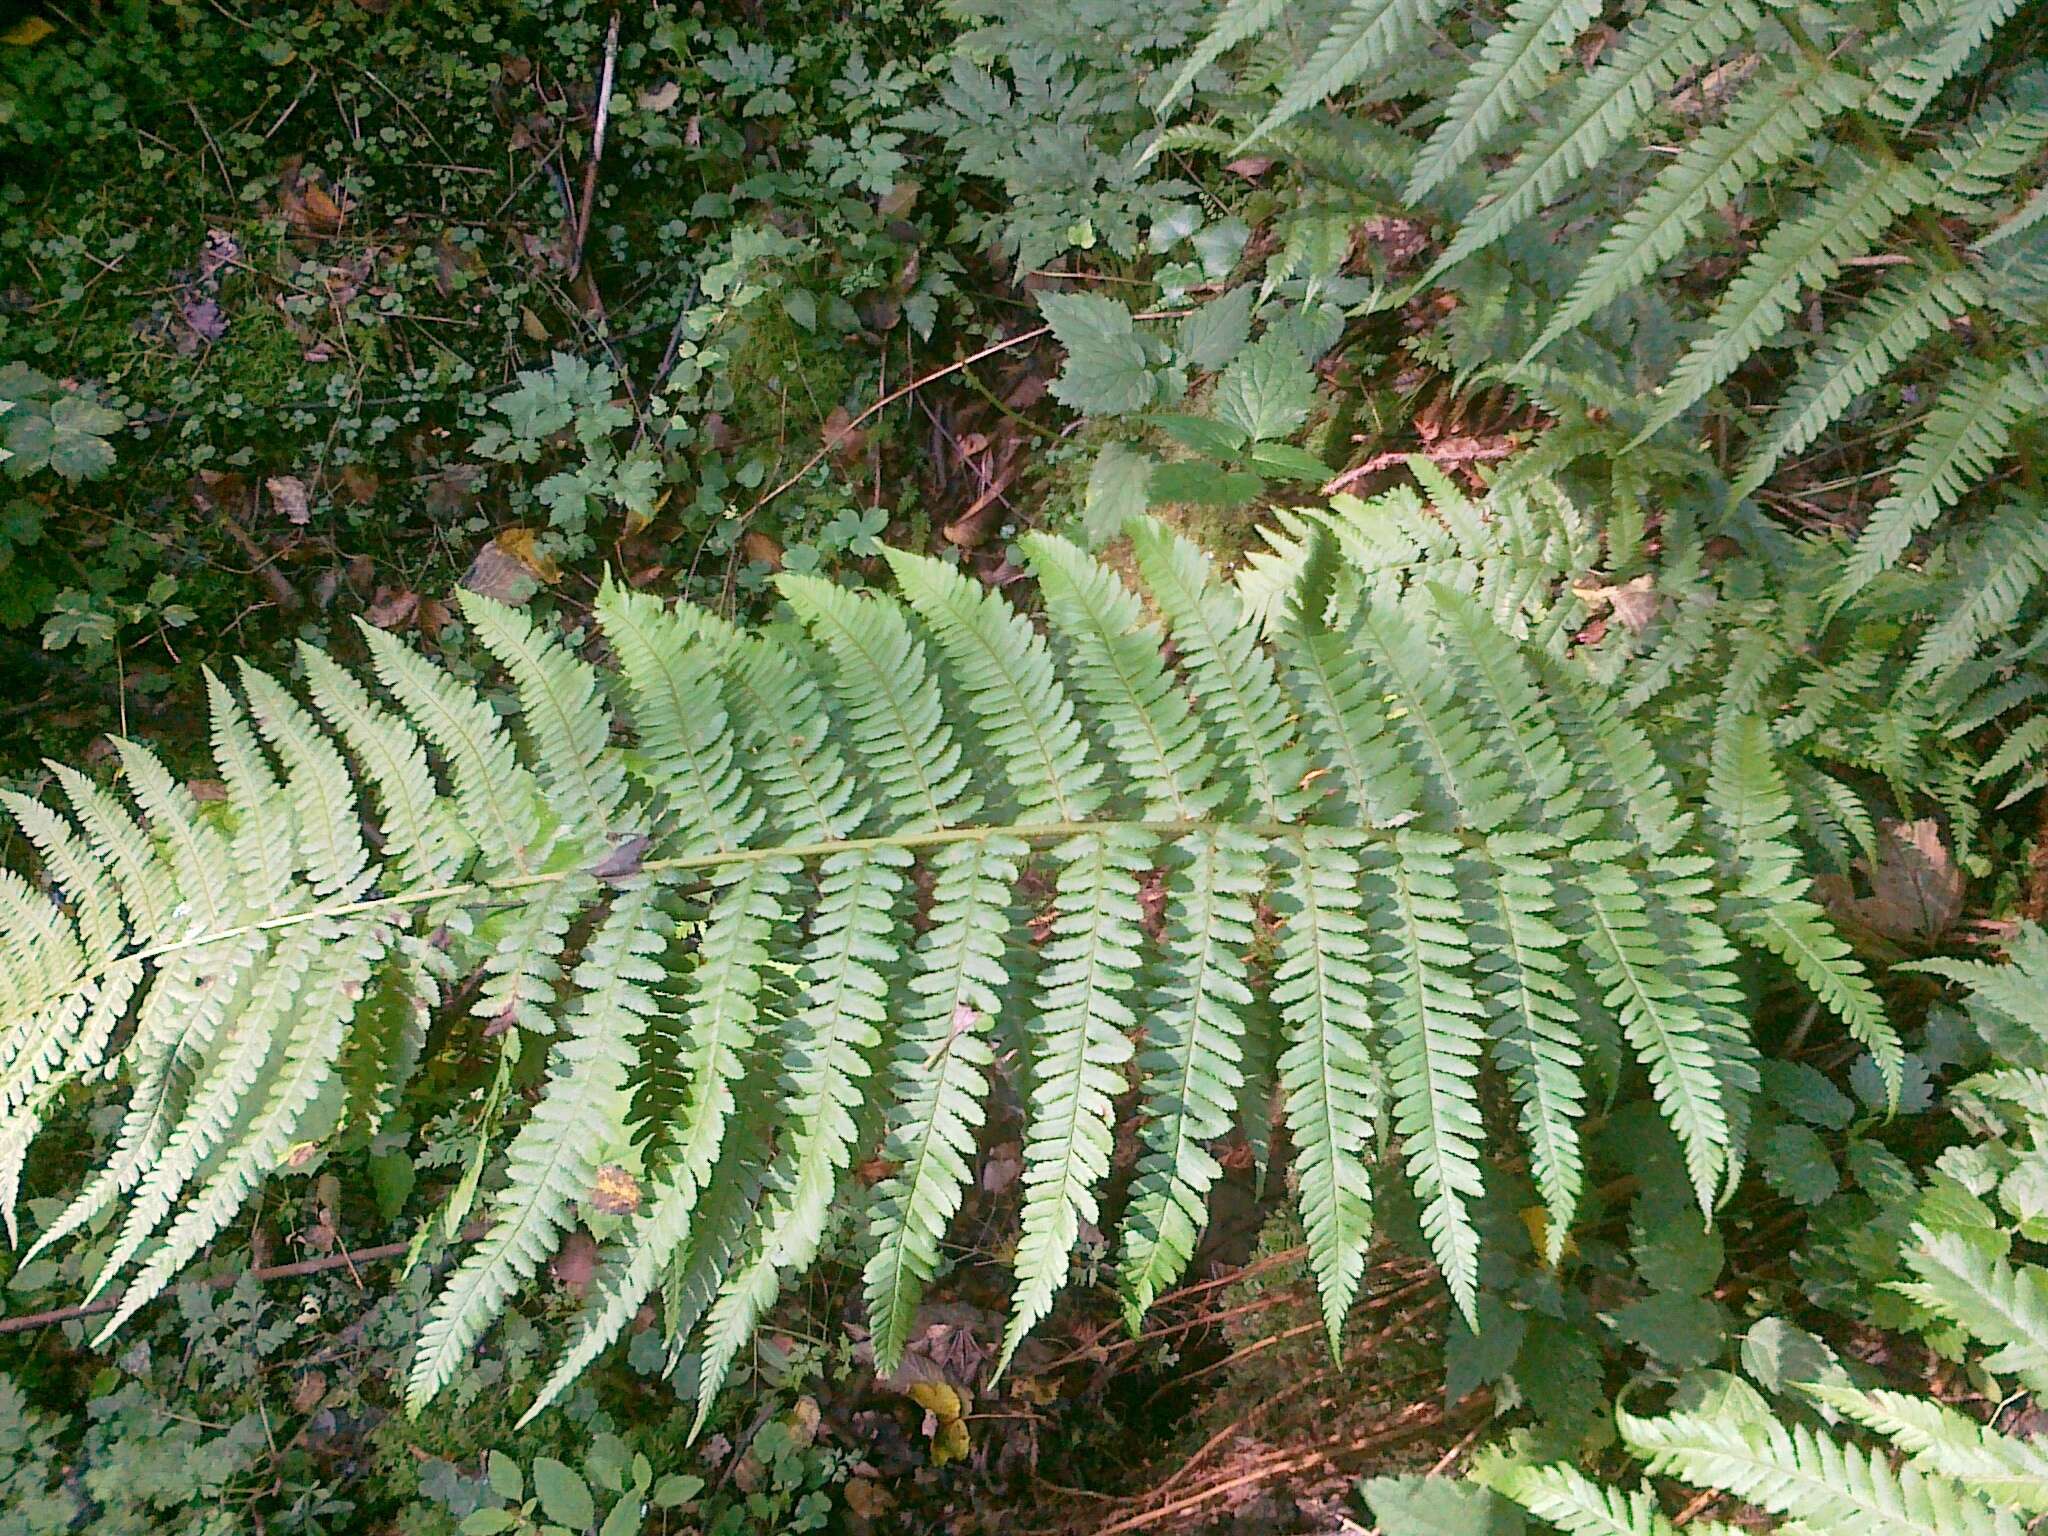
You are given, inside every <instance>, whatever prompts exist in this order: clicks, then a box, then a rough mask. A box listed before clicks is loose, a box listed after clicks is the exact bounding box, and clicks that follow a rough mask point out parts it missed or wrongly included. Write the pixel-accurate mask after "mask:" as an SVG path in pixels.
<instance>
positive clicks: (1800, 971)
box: [1707, 715, 1906, 1104]
mask: <svg viewBox="0 0 2048 1536" xmlns="http://www.w3.org/2000/svg"><path fill="white" fill-rule="evenodd" d="M1707 803H1708V805H1709V806H1710V807H1711V808H1712V810H1713V812H1714V814H1715V816H1716V818H1717V819H1718V821H1719V822H1720V824H1721V826H1722V827H1723V828H1724V829H1725V830H1726V833H1727V836H1728V839H1729V842H1730V843H1731V844H1732V846H1733V851H1734V855H1735V857H1736V859H1737V860H1739V861H1740V863H1741V865H1742V878H1741V881H1740V884H1739V885H1738V886H1737V887H1736V888H1735V889H1734V890H1733V891H1732V892H1730V893H1729V895H1728V897H1727V898H1724V907H1726V908H1727V909H1728V910H1729V911H1730V913H1731V917H1732V922H1733V926H1734V927H1735V928H1736V929H1737V930H1738V931H1739V932H1741V933H1743V934H1744V935H1745V936H1746V937H1748V938H1749V939H1751V940H1752V941H1753V942H1755V943H1757V944H1760V945H1762V946H1763V947H1764V948H1765V949H1767V950H1769V951H1770V952H1771V953H1773V954H1775V955H1776V956H1777V957H1778V958H1779V959H1781V960H1783V961H1784V962H1785V964H1787V965H1788V966H1790V967H1791V968H1792V970H1793V972H1794V973H1795V974H1796V975H1797V976H1798V977H1799V979H1800V980H1801V981H1803V982H1804V983H1805V984H1806V985H1807V987H1808V989H1809V990H1811V991H1812V993H1813V995H1814V996H1815V997H1816V998H1818V999H1819V1000H1820V1001H1821V1002H1822V1003H1823V1004H1825V1005H1826V1006H1827V1008H1828V1009H1829V1010H1830V1011H1831V1012H1832V1013H1834V1014H1835V1015H1836V1017H1838V1018H1839V1019H1841V1021H1842V1022H1843V1023H1844V1024H1846V1025H1847V1026H1848V1027H1849V1033H1850V1034H1851V1035H1853V1036H1854V1037H1855V1038H1856V1039H1857V1040H1859V1041H1861V1042H1862V1044H1863V1045H1864V1046H1865V1047H1866V1048H1867V1049H1868V1050H1869V1051H1870V1054H1871V1056H1872V1058H1873V1059H1874V1060H1875V1061H1876V1063H1877V1067H1878V1071H1879V1072H1880V1074H1881V1075H1882V1076H1883V1079H1884V1082H1885V1090H1886V1093H1887V1094H1888V1095H1889V1096H1890V1098H1891V1100H1892V1102H1893V1103H1894V1104H1896V1103H1897V1102H1898V1092H1899V1084H1900V1081H1901V1073H1902V1072H1903V1070H1904V1065H1905V1059H1906V1050H1905V1046H1904V1045H1903V1044H1901V1043H1900V1040H1899V1036H1898V1031H1897V1030H1895V1029H1893V1028H1892V1024H1891V1021H1890V1020H1889V1019H1888V1018H1886V1017H1885V1011H1884V1004H1883V1002H1882V1001H1881V1000H1880V999H1879V998H1878V995H1877V991H1876V989H1875V988H1873V987H1872V986H1871V984H1870V978H1869V977H1868V976H1866V975H1865V974H1864V971H1863V967H1862V965H1861V964H1860V963H1858V961H1857V960H1856V958H1855V956H1854V955H1853V954H1852V953H1851V952H1850V949H1849V946H1848V944H1847V943H1845V942H1844V941H1843V939H1842V937H1841V936H1840V935H1839V934H1838V933H1836V932H1835V930H1834V928H1833V926H1832V925H1831V924H1830V923H1829V922H1828V920H1827V917H1826V914H1825V913H1824V912H1823V911H1822V910H1821V907H1820V905H1819V904H1818V903H1817V902H1815V901H1813V900H1812V899H1811V897H1810V896H1809V895H1808V894H1807V891H1808V884H1807V881H1806V880H1805V879H1804V878H1803V877H1802V876H1801V875H1800V873H1799V853H1798V850H1797V849H1796V848H1794V847H1793V846H1792V844H1791V843H1790V842H1789V841H1788V840H1787V837H1788V834H1789V833H1790V832H1791V829H1792V797H1791V796H1790V795H1789V794H1788V793H1787V792H1786V789H1785V781H1784V777H1783V775H1781V774H1780V773H1779V771H1778V766H1777V763H1776V761H1775V760H1774V756H1773V752H1772V748H1771V739H1770V731H1769V730H1768V729H1767V728H1766V726H1765V725H1764V722H1763V720H1762V719H1761V717H1759V716H1756V715H1734V716H1730V717H1728V718H1726V719H1725V720H1724V721H1723V722H1722V723H1721V725H1720V727H1719V728H1718V729H1717V730H1716V731H1715V733H1714V746H1713V759H1712V772H1711V775H1710V778H1709V783H1708V790H1707Z"/></svg>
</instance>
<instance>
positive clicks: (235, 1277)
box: [0, 1221, 491, 1333]
mask: <svg viewBox="0 0 2048 1536" xmlns="http://www.w3.org/2000/svg"><path fill="white" fill-rule="evenodd" d="M490 1230H491V1224H490V1223H489V1222H487V1221H476V1222H471V1223H470V1224H469V1225H468V1226H466V1227H464V1228H463V1229H462V1231H461V1232H459V1233H458V1234H456V1237H455V1241H456V1242H457V1243H473V1242H475V1241H476V1240H477V1239H478V1238H480V1237H482V1236H483V1235H484V1234H485V1233H486V1232H488V1231H490ZM411 1247H412V1244H411V1243H409V1242H407V1243H380V1244H379V1245H378V1246H377V1247H375V1248H357V1249H355V1250H353V1251H351V1250H349V1249H347V1248H344V1249H342V1250H341V1251H340V1252H338V1253H330V1254H329V1255H327V1257H326V1258H324V1259H300V1260H298V1261H297V1262H295V1263H291V1264H265V1265H261V1266H259V1267H258V1268H255V1269H242V1270H237V1271H235V1273H233V1274H231V1275H212V1276H209V1277H208V1278H207V1279H204V1280H188V1281H186V1282H185V1283H184V1284H183V1285H179V1286H173V1287H172V1289H173V1290H181V1291H185V1290H215V1291H219V1290H226V1289H227V1288H228V1287H229V1286H232V1285H238V1284H240V1283H241V1282H242V1281H243V1280H256V1281H261V1282H264V1283H268V1282H269V1281H272V1280H295V1279H298V1278H300V1277H301V1276H304V1275H318V1274H324V1273H325V1272H326V1271H328V1270H330V1269H343V1268H346V1269H348V1270H349V1271H351V1272H353V1271H354V1269H355V1267H356V1266H357V1265H358V1264H381V1263H383V1262H384V1261H385V1260H386V1259H398V1258H403V1257H404V1256H405V1254H406V1251H407V1250H408V1249H410V1248H411ZM120 1305H121V1295H120V1294H116V1295H113V1296H102V1297H100V1298H99V1299H98V1300H97V1301H88V1302H83V1303H81V1304H80V1305H78V1306H75V1307H53V1308H52V1309H51V1310H50V1311H48V1312H30V1313H27V1314H25V1315H23V1316H21V1317H0V1333H26V1332H28V1331H29V1330H30V1329H31V1328H47V1327H49V1326H50V1325H51V1324H53V1323H68V1322H72V1321H74V1320H75V1319H77V1318H81V1317H97V1316H98V1315H99V1314H100V1313H102V1312H111V1311H113V1310H114V1309H115V1308H116V1307H118V1306H120Z"/></svg>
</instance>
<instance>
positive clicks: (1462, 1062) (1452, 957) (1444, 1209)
mask: <svg viewBox="0 0 2048 1536" xmlns="http://www.w3.org/2000/svg"><path fill="white" fill-rule="evenodd" d="M1461 846H1462V845H1461V844H1460V843H1458V842H1457V841H1455V840H1454V839H1451V838H1446V837H1439V836H1431V835H1429V834H1426V833H1420V832H1413V831H1408V830H1403V831H1402V832H1400V833H1398V834H1396V837H1395V843H1394V857H1393V858H1392V859H1391V860H1389V861H1387V864H1386V867H1385V869H1384V871H1380V870H1375V871H1374V873H1375V874H1377V875H1378V876H1379V878H1380V879H1381V880H1383V881H1384V882H1385V884H1387V885H1388V886H1389V887H1391V891H1392V896H1393V901H1392V904H1391V910H1390V916H1391V917H1392V919H1393V923H1392V925H1391V927H1390V930H1389V934H1388V937H1387V940H1386V942H1385V943H1384V946H1383V947H1382V948H1381V950H1380V955H1381V957H1382V958H1381V964H1380V966H1379V967H1378V969H1379V985H1378V991H1377V995H1378V997H1379V999H1380V1005H1381V1011H1380V1020H1381V1024H1382V1027H1383V1028H1384V1029H1385V1030H1386V1032H1387V1034H1388V1037H1389V1038H1388V1051H1387V1057H1388V1080H1389V1087H1390V1088H1391V1090H1392V1098H1393V1112H1394V1129H1395V1130H1396V1131H1397V1132H1399V1134H1400V1136H1401V1143H1402V1152H1403V1156H1404V1160H1405V1162H1406V1164H1407V1168H1408V1176H1409V1177H1410V1178H1411V1179H1412V1180H1413V1181H1414V1184H1415V1192H1416V1194H1417V1195H1419V1196H1420V1197H1421V1199H1422V1202H1423V1207H1422V1231H1423V1235H1424V1236H1425V1237H1427V1238H1428V1239H1429V1246H1430V1251H1431V1252H1432V1253H1433V1254H1434V1255H1435V1256H1436V1261H1437V1267H1438V1268H1439V1269H1441V1270H1442V1271H1443V1275H1444V1282H1445V1283H1446V1284H1447V1285H1448V1286H1449V1287H1450V1290H1451V1297H1452V1299H1453V1300H1454V1301H1456V1302H1457V1304H1458V1306H1459V1307H1460V1309H1462V1310H1463V1312H1464V1313H1465V1317H1466V1320H1467V1321H1468V1322H1471V1323H1472V1325H1473V1327H1474V1328H1475V1329H1476V1328H1477V1327H1478V1322H1477V1306H1478V1290H1479V1232H1478V1229H1477V1227H1476V1226H1475V1225H1474V1224H1473V1220H1472V1215H1471V1210H1470V1207H1469V1205H1468V1202H1476V1201H1478V1200H1479V1199H1480V1198H1481V1197H1482V1196H1483V1195H1484V1194H1485V1185H1484V1183H1483V1182H1482V1180H1481V1177H1480V1171H1479V1147H1480V1143H1481V1142H1482V1140H1483V1139H1484V1136H1485V1128H1484V1126H1483V1125H1482V1123H1481V1121H1480V1114H1479V1083H1478V1079H1479V1066H1480V1057H1481V1054H1482V1047H1483V1039H1484V1037H1483V1035H1482V1033H1481V1029H1480V1025H1479V1022H1478V1021H1479V1016H1480V1014H1481V1013H1482V1011H1483V1010H1482V1007H1481V1005H1480V1003H1479V1000H1478V998H1477V996H1476V995H1475V994H1474V992H1473V988H1472V982H1471V978H1470V976H1469V974H1468V973H1469V971H1470V970H1471V966H1472V951H1471V947H1470V943H1469V941H1468V940H1467V938H1466V931H1465V922H1464V909H1463V907H1462V906H1461V904H1460V903H1459V900H1458V886H1457V880H1456V874H1455V865H1454V864H1453V862H1452V854H1453V853H1454V852H1456V851H1457V850H1458V849H1459V848H1460V847H1461Z"/></svg>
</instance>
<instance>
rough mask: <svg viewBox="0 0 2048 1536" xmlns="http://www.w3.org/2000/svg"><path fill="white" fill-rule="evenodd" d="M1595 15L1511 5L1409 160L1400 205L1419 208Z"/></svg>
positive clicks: (1559, 6) (1576, 5)
mask: <svg viewBox="0 0 2048 1536" xmlns="http://www.w3.org/2000/svg"><path fill="white" fill-rule="evenodd" d="M1599 14H1600V7H1599V6H1598V5H1596V4H1594V3H1592V0H1512V3H1511V4H1510V5H1509V6H1508V11H1507V20H1506V21H1505V22H1504V23H1502V25H1501V26H1500V28H1499V29H1498V30H1497V31H1495V32H1494V33H1493V35H1492V36H1491V37H1489V38H1487V40H1486V43H1485V45H1484V46H1483V47H1482V48H1481V49H1480V50H1479V58H1478V60H1477V62H1475V63H1474V64H1473V66H1472V68H1471V69H1470V70H1469V71H1468V72H1467V73H1466V74H1465V75H1464V77H1463V78H1462V79H1460V80H1459V81H1458V85H1457V89H1456V90H1454V91H1452V92H1451V96H1450V100H1449V101H1447V102H1446V103H1445V104H1444V115H1443V118H1442V120H1441V121H1439V122H1438V123H1437V125H1436V127H1435V129H1434V130H1432V131H1431V133H1430V136H1429V141H1428V142H1427V143H1426V144H1424V145H1423V146H1422V150H1421V152H1420V153H1419V154H1418V155H1417V156H1416V157H1415V164H1414V165H1413V166H1412V167H1411V168H1410V170H1409V174H1408V189H1407V192H1406V193H1405V194H1404V201H1406V202H1410V203H1419V202H1421V201H1422V199H1423V198H1424V197H1425V196H1427V195H1428V194H1429V193H1430V192H1433V191H1434V190H1436V188H1437V187H1439V186H1441V185H1442V184H1443V183H1444V182H1445V181H1446V180H1447V179H1448V178H1449V177H1450V176H1451V175H1452V174H1454V173H1455V172H1457V171H1458V170H1460V169H1462V168H1463V167H1464V166H1465V165H1466V164H1468V163H1469V162H1470V161H1471V160H1472V158H1473V157H1474V156H1475V155H1477V154H1479V153H1480V152H1481V151H1482V150H1484V149H1485V148H1486V146H1487V145H1488V144H1490V143H1492V142H1493V140H1494V139H1495V138H1497V137H1498V136H1499V134H1500V131H1501V129H1503V128H1505V127H1506V126H1507V125H1508V123H1509V122H1510V121H1512V120H1513V119H1514V117H1515V116H1516V114H1518V113H1519V112H1520V111H1521V110H1522V109H1523V107H1524V106H1526V105H1527V104H1528V103H1529V102H1530V101H1531V100H1533V99H1534V98H1535V97H1536V95H1537V94H1538V93H1539V92H1540V91H1541V90H1542V88H1543V86H1544V84H1545V83H1546V82H1547V81H1548V79H1549V77H1550V74H1551V72H1552V71H1553V70H1555V69H1556V68H1557V66H1558V64H1559V63H1560V62H1561V61H1562V60H1563V59H1564V56H1565V52H1566V50H1568V49H1569V48H1570V47H1571V45H1572V41H1573V40H1574V39H1575V38H1577V37H1578V35H1579V34H1580V33H1581V32H1584V31H1585V30H1586V28H1587V27H1588V26H1589V25H1591V23H1592V21H1593V18H1594V17H1596V16H1598V15H1599Z"/></svg>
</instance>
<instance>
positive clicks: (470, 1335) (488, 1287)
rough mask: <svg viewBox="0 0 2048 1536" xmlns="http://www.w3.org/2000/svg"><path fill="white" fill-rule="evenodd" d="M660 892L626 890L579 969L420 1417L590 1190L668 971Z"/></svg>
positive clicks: (639, 887) (430, 1355) (427, 1383)
mask: <svg viewBox="0 0 2048 1536" xmlns="http://www.w3.org/2000/svg"><path fill="white" fill-rule="evenodd" d="M658 892H659V886H658V884H657V882H655V881H654V880H652V879H645V878H643V879H640V880H639V881H637V882H636V884H635V885H633V886H632V887H631V888H628V889H625V890H622V891H620V893H619V894H618V896H617V898H616V899H615V900H614V903H613V905H612V909H611V911H610V912H609V913H607V914H606V916H605V919H604V921H603V923H602V924H601V925H600V926H599V928H598V930H597V932H596V933H595V934H594V935H593V936H592V938H591V941H590V945H589V949H588V951H587V953H586V954H585V956H584V958H583V961H582V963H581V964H580V965H578V966H577V968H576V972H575V976H574V981H575V984H576V986H577V988H578V990H579V995H578V997H577V1000H576V1002H575V1004H574V1005H573V1008H572V1011H571V1016H570V1018H569V1020H568V1038H567V1039H565V1040H564V1041H563V1042H562V1043H561V1044H560V1045H559V1046H558V1047H556V1049H555V1051H554V1052H553V1065H552V1070H551V1071H550V1073H549V1077H548V1083H547V1086H546V1088H545V1089H544V1090H543V1092H542V1095H541V1100H540V1102H539V1103H538V1104H537V1105H535V1106H534V1111H533V1115H532V1118H530V1119H529V1120H527V1122H526V1123H525V1124H524V1125H523V1126H522V1127H521V1128H520V1131H519V1134H518V1135H517V1136H516V1137H514V1139H513V1142H512V1145H511V1148H510V1149H509V1150H508V1152H507V1153H506V1181H505V1187H504V1189H503V1190H501V1191H500V1192H499V1194H498V1195H497V1197H496V1199H495V1200H494V1202H493V1207H492V1215H491V1226H490V1230H489V1231H488V1232H486V1233H485V1234H484V1236H483V1238H482V1239H481V1240H480V1241H479V1242H478V1243H477V1245H476V1246H475V1247H474V1248H472V1249H470V1251H469V1253H468V1254H467V1255H466V1256H465V1257H464V1259H463V1261H462V1263H461V1264H460V1265H458V1266H457V1268H456V1270H455V1273H454V1275H453V1276H451V1277H450V1279H449V1281H448V1283H447V1285H446V1287H445V1288H444V1289H443V1290H442V1291H441V1294H440V1296H439V1298H438V1299H437V1300H436V1302H435V1303H434V1306H433V1309H432V1310H431V1311H430V1312H429V1313H428V1316H427V1320H426V1323H425V1324H424V1326H423V1327H422V1328H421V1330H420V1342H419V1347H418V1350H417V1351H416V1353H415V1354H414V1356H413V1361H412V1366H411V1369H410V1371H409V1372H408V1374H407V1379H406V1405H407V1407H408V1408H410V1409H411V1411H412V1412H414V1413H418V1412H419V1411H420V1409H421V1408H423V1407H424V1406H425V1405H426V1403H427V1402H428V1400H429V1399H431V1398H432V1397H433V1396H434V1395H435V1393H437V1392H439V1391H440V1389H441V1388H442V1387H444V1386H446V1385H447V1383H448V1379H449V1378H450V1377H451V1376H452V1375H454V1373H455V1371H456V1369H457V1368H458V1367H459V1366H460V1365H461V1364H462V1362H463V1360H464V1359H465V1357H466V1356H467V1355H468V1353H469V1349H470V1346H471V1345H472V1344H474V1343H475V1342H476V1341H477V1339H478V1338H479V1337H481V1336H482V1334H483V1331H484V1329H485V1328H486V1327H487V1326H489V1324H490V1323H491V1322H492V1321H493V1320H494V1319H495V1318H496V1317H497V1315H498V1314H499V1313H500V1312H501V1311H503V1310H504V1307H505V1305H506V1304H507V1302H509V1301H510V1300H511V1298H512V1295H513V1293H514V1292H515V1290H516V1289H517V1288H518V1286H519V1284H520V1282H521V1281H523V1280H526V1279H527V1278H529V1277H530V1276H531V1275H532V1274H533V1273H534V1271H535V1270H537V1269H539V1268H540V1266H541V1265H542V1264H544V1263H546V1262H547V1260H548V1259H549V1257H550V1256H552V1255H553V1253H554V1251H555V1247H556V1244H557V1242H558V1240H559V1238H560V1235H561V1233H562V1231H563V1228H564V1227H565V1225H566V1223H567V1221H568V1219H569V1215H570V1211H571V1208H572V1207H573V1205H574V1203H575V1202H576V1201H578V1200H581V1199H582V1198H583V1197H584V1196H585V1195H586V1194H587V1193H588V1192H589V1190H590V1186H591V1180H592V1176H593V1175H594V1174H595V1173H596V1171H597V1168H596V1163H595V1161H594V1159H595V1156H596V1154H597V1152H598V1150H599V1149H600V1148H601V1147H602V1146H603V1145H604V1139H605V1137H606V1136H607V1135H608V1134H609V1132H610V1130H611V1128H612V1127H613V1126H615V1125H617V1124H618V1123H619V1122H620V1121H621V1120H622V1119H623V1118H624V1115H625V1109H626V1102H627V1098H628V1092H627V1089H628V1078H629V1076H630V1074H631V1072H632V1069H633V1064H634V1060H635V1056H636V1053H635V1051H634V1048H633V1040H634V1036H635V1035H636V1034H637V1032H638V1030H639V1028H640V1027H641V1025H642V1023H643V1022H644V1020H645V1018H646V1016H647V1015H648V1014H649V1013H651V1012H653V1011H654V1009H655V1007H656V1003H655V1001H654V997H653V994H652V992H651V991H650V988H651V987H652V985H653V984H654V983H656V982H659V981H660V980H661V979H662V974H663V973H662V971H661V969H660V967H659V966H658V965H656V964H655V963H654V961H655V958H656V957H657V956H659V954H660V953H661V951H662V949H663V948H664V947H665V946H666V943H667V933H666V924H665V919H664V915H663V914H662V912H661V909H660V906H659V904H658V902H657V900H656V897H657V895H658Z"/></svg>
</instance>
